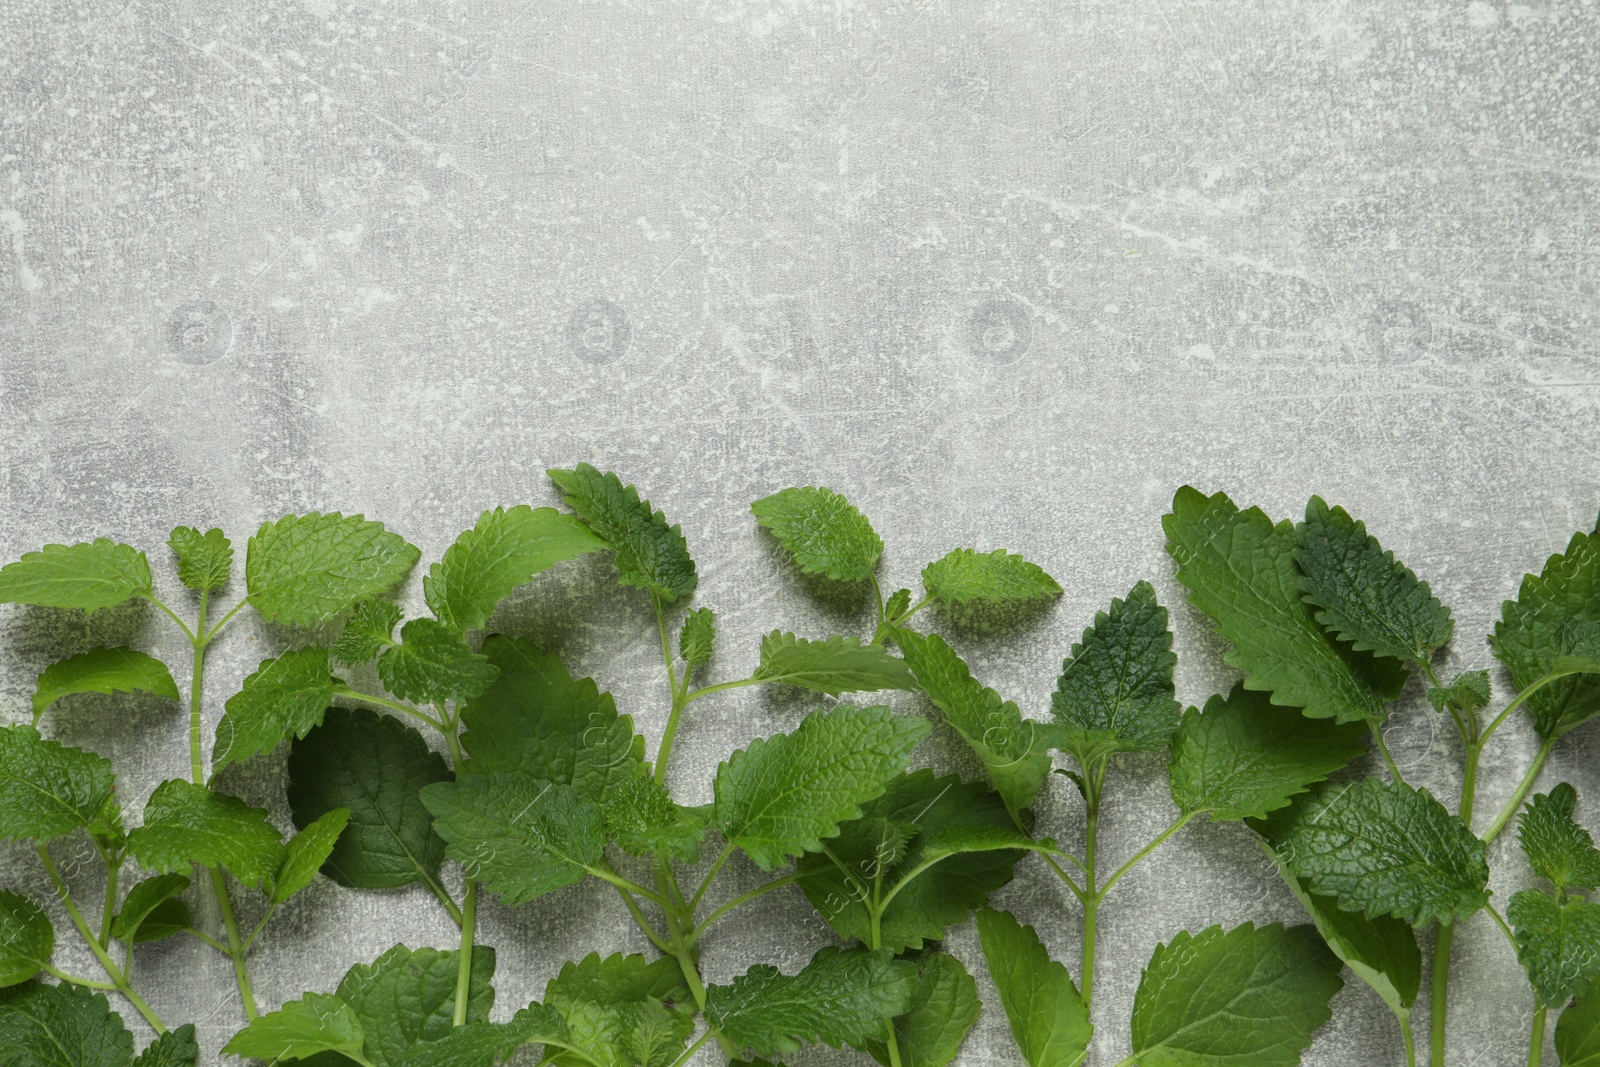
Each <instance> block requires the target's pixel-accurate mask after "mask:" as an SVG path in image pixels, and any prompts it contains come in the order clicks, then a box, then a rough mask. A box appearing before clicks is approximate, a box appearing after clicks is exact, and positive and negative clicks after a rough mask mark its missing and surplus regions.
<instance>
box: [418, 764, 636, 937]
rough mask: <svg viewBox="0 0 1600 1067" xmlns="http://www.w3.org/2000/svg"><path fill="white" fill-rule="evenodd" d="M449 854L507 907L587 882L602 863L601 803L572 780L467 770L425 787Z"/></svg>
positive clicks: (427, 802) (436, 827)
mask: <svg viewBox="0 0 1600 1067" xmlns="http://www.w3.org/2000/svg"><path fill="white" fill-rule="evenodd" d="M422 802H423V803H424V804H425V805H427V808H428V810H429V811H430V812H432V813H433V828H434V830H435V831H437V832H438V834H439V836H440V837H443V838H444V840H445V850H446V853H447V854H448V855H449V856H450V858H451V859H453V860H455V861H456V862H457V863H459V864H461V866H462V867H464V868H465V869H466V872H467V876H468V877H469V878H472V879H474V880H476V881H480V882H482V883H483V884H484V887H485V888H487V889H488V890H489V891H490V892H491V893H493V894H495V895H496V896H498V897H499V898H500V899H501V901H502V902H503V903H505V904H506V906H508V907H515V906H517V905H518V904H526V903H527V902H528V901H530V900H533V899H535V898H536V897H541V896H543V895H544V894H546V893H550V892H554V891H555V890H557V889H560V888H561V887H562V886H569V885H574V884H576V883H578V882H581V881H583V878H584V876H585V875H586V874H589V873H590V872H591V871H592V870H593V869H594V868H595V866H596V865H597V864H598V863H599V862H600V859H601V856H602V854H603V852H604V849H605V830H604V827H603V825H602V822H601V817H600V809H599V808H598V807H596V806H595V804H594V803H593V802H591V801H588V800H585V799H583V798H582V797H580V796H579V795H578V794H577V792H576V791H575V790H574V789H573V788H572V787H571V786H569V785H558V784H556V783H554V782H547V781H541V780H539V779H536V778H527V777H525V776H523V775H513V774H501V773H495V774H489V775H480V774H469V775H462V776H461V778H460V779H459V780H457V781H455V782H441V783H439V784H437V785H430V786H427V787H426V788H424V789H423V790H422Z"/></svg>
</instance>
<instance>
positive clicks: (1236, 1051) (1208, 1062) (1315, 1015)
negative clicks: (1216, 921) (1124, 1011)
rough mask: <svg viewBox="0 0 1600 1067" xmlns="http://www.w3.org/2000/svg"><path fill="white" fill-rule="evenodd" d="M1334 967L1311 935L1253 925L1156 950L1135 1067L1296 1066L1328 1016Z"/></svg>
mask: <svg viewBox="0 0 1600 1067" xmlns="http://www.w3.org/2000/svg"><path fill="white" fill-rule="evenodd" d="M1339 967H1340V963H1339V959H1338V957H1336V956H1334V954H1333V953H1331V952H1329V951H1328V949H1327V946H1325V945H1324V944H1323V943H1322V939H1321V938H1320V937H1318V936H1317V932H1316V930H1315V929H1314V928H1312V927H1311V926H1309V925H1307V926H1291V927H1289V928H1287V929H1285V928H1284V927H1283V926H1282V925H1280V924H1277V923H1274V924H1272V925H1271V926H1262V927H1256V926H1255V925H1253V924H1251V923H1245V924H1244V925H1243V926H1236V927H1234V928H1233V929H1232V930H1228V931H1226V932H1224V931H1223V929H1222V927H1220V926H1213V927H1211V928H1210V929H1207V930H1204V931H1202V932H1200V933H1199V934H1193V935H1191V934H1188V933H1181V934H1179V935H1178V936H1177V937H1174V938H1173V939H1172V940H1171V941H1169V942H1168V943H1167V944H1165V945H1158V946H1156V950H1155V954H1154V955H1152V956H1151V957H1150V964H1149V966H1147V967H1146V968H1145V969H1144V974H1143V976H1142V977H1141V979H1140V981H1139V990H1138V992H1137V993H1136V994H1134V1000H1133V1026H1132V1028H1133V1058H1134V1059H1136V1060H1138V1062H1139V1064H1140V1067H1169V1065H1170V1067H1226V1065H1232V1064H1241V1063H1248V1064H1250V1067H1295V1065H1297V1064H1298V1063H1299V1062H1300V1054H1301V1053H1302V1052H1304V1051H1305V1050H1306V1048H1307V1047H1308V1046H1310V1044H1311V1037H1312V1035H1313V1034H1315V1033H1316V1032H1317V1030H1318V1029H1320V1028H1321V1026H1322V1025H1323V1024H1324V1023H1326V1022H1327V1021H1328V1019H1329V1018H1331V1017H1332V1015H1333V1012H1332V1010H1331V1009H1330V1008H1329V1007H1328V1002H1329V1001H1330V1000H1332V999H1333V995H1334V994H1335V993H1337V992H1339V990H1340V989H1341V988H1343V987H1344V981H1343V980H1342V979H1341V978H1340V977H1339Z"/></svg>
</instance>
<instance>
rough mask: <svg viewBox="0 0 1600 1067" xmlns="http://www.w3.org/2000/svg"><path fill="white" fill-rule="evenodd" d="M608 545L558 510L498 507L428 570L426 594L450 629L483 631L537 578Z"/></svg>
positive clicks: (432, 609)
mask: <svg viewBox="0 0 1600 1067" xmlns="http://www.w3.org/2000/svg"><path fill="white" fill-rule="evenodd" d="M605 547H606V544H605V542H604V541H602V540H600V538H599V537H596V536H595V535H594V534H593V533H591V532H590V531H589V528H588V527H587V526H585V525H584V524H583V523H581V522H579V521H578V520H577V519H575V518H573V517H572V516H571V515H563V514H562V513H561V512H559V511H557V510H556V509H555V508H531V507H529V506H528V505H526V504H518V505H517V506H516V507H513V508H509V509H507V508H495V509H494V510H493V511H485V512H484V513H483V514H482V515H480V516H478V523H477V525H476V526H474V527H473V528H472V529H470V530H467V531H466V532H465V533H463V534H462V535H461V536H460V537H458V538H456V541H455V544H453V545H451V546H450V547H449V548H447V549H446V550H445V553H444V558H443V559H441V560H440V561H439V562H438V563H435V564H434V565H433V566H431V567H429V568H428V576H427V577H426V578H424V579H423V580H422V594H423V597H424V598H425V599H426V600H427V602H428V610H429V611H431V612H433V617H434V618H436V619H438V620H439V621H440V622H442V623H444V624H445V625H446V626H449V627H451V628H453V629H456V630H460V631H466V630H481V629H483V627H484V625H485V624H486V623H488V621H489V616H490V615H493V614H494V609H495V605H497V604H499V603H500V601H502V600H504V599H505V598H506V597H508V596H510V595H511V594H512V592H513V591H515V590H516V588H517V587H518V586H520V585H523V584H525V583H526V582H528V581H529V580H530V579H532V578H533V576H534V575H536V574H541V573H543V572H544V571H547V570H549V569H550V568H551V567H554V566H555V565H556V564H557V563H562V562H565V561H566V560H569V559H575V558H576V557H578V556H581V555H583V554H584V553H586V552H594V551H597V550H599V549H602V548H605Z"/></svg>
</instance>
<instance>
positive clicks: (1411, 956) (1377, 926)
mask: <svg viewBox="0 0 1600 1067" xmlns="http://www.w3.org/2000/svg"><path fill="white" fill-rule="evenodd" d="M1261 845H1262V848H1264V849H1265V850H1266V853H1267V855H1268V856H1269V857H1270V858H1271V859H1272V862H1273V864H1274V865H1275V866H1276V867H1277V868H1278V873H1279V874H1280V875H1282V876H1283V880H1284V883H1285V884H1287V885H1288V887H1289V889H1290V891H1291V892H1293V893H1294V895H1295V897H1296V899H1298V900H1299V901H1300V903H1301V905H1302V906H1304V907H1305V909H1306V913H1307V914H1308V915H1310V916H1311V921H1312V922H1313V923H1315V924H1316V927H1317V932H1318V933H1319V934H1321V935H1322V940H1323V943H1324V944H1326V945H1327V946H1328V948H1329V949H1331V950H1332V951H1333V954H1334V955H1335V956H1338V957H1339V958H1340V959H1341V960H1343V961H1344V962H1345V963H1346V964H1347V965H1348V966H1349V968H1350V970H1352V971H1353V972H1355V975H1356V977H1358V978H1360V979H1361V980H1362V981H1363V982H1365V983H1367V985H1369V986H1371V987H1372V989H1373V991H1374V992H1376V993H1377V994H1378V996H1379V997H1380V998H1382V1000H1383V1002H1384V1003H1385V1004H1387V1005H1389V1010H1390V1011H1392V1012H1394V1013H1395V1015H1396V1016H1397V1017H1398V1018H1399V1019H1400V1020H1401V1021H1402V1022H1405V1021H1406V1020H1409V1019H1410V1018H1411V1006H1412V1005H1413V1004H1415V1003H1416V1000H1417V990H1418V989H1419V988H1420V987H1421V984H1422V952H1421V950H1420V949H1418V948H1417V935H1416V934H1414V933H1413V932H1412V930H1411V927H1409V926H1407V925H1406V924H1405V923H1403V922H1401V921H1400V920H1399V919H1396V918H1395V917H1394V916H1392V915H1380V916H1378V917H1377V918H1376V919H1369V918H1367V917H1366V916H1365V915H1361V914H1359V913H1357V912H1353V911H1345V910H1344V909H1343V908H1341V907H1339V902H1338V901H1337V900H1334V899H1333V898H1332V897H1319V896H1317V895H1316V894H1315V893H1312V892H1311V891H1310V890H1309V889H1308V888H1307V887H1306V882H1305V880H1304V879H1301V878H1297V877H1295V875H1294V872H1292V871H1290V870H1289V868H1288V866H1287V865H1286V864H1285V863H1284V862H1283V857H1282V856H1281V855H1279V854H1278V852H1277V851H1276V850H1275V849H1274V848H1273V847H1272V845H1271V843H1270V842H1268V841H1266V840H1265V839H1263V840H1262V842H1261Z"/></svg>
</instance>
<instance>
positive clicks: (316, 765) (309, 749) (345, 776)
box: [289, 708, 451, 889]
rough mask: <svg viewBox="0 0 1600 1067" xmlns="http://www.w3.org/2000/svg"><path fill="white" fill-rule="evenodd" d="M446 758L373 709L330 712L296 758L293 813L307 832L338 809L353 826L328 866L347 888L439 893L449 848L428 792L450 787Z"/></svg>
mask: <svg viewBox="0 0 1600 1067" xmlns="http://www.w3.org/2000/svg"><path fill="white" fill-rule="evenodd" d="M450 778H451V774H450V769H449V768H448V767H447V766H446V765H445V762H444V758H443V757H442V756H440V755H439V754H438V753H437V752H434V751H433V750H431V749H430V748H429V747H428V743H427V742H426V741H425V740H423V738H422V735H421V734H419V733H417V731H415V730H413V729H412V728H411V727H409V726H407V725H406V724H405V723H403V722H401V721H400V720H398V719H396V718H394V717H392V716H388V715H378V714H376V713H374V712H371V711H368V710H367V709H365V708H356V709H351V708H329V709H328V714H327V716H326V718H324V719H323V722H322V725H321V726H319V727H317V728H316V729H315V730H312V731H311V732H310V733H308V734H307V735H306V736H305V738H304V739H303V740H300V741H296V742H295V743H294V746H293V747H292V748H291V749H290V750H289V810H290V812H291V814H292V815H293V817H294V824H295V826H296V827H297V828H299V829H301V830H304V829H305V828H306V827H308V826H310V825H311V824H312V823H314V822H316V821H317V820H318V819H321V818H323V817H324V816H326V815H327V814H328V813H329V812H331V811H334V810H336V809H338V808H348V809H349V811H350V822H349V825H348V826H346V827H345V830H344V832H343V833H342V834H340V835H339V840H338V843H337V844H335V845H334V847H333V852H332V853H330V854H329V856H328V860H327V862H326V863H324V864H323V866H322V872H323V873H324V874H326V875H327V876H328V877H329V878H332V879H333V880H334V881H335V882H338V883H339V884H340V885H344V886H351V887H353V888H356V889H394V888H396V887H399V886H403V885H409V884H411V883H412V882H421V883H422V884H424V885H429V886H434V887H437V886H438V884H439V864H440V862H441V861H442V860H443V859H444V840H443V839H442V838H440V837H439V835H438V834H436V833H434V832H433V817H432V816H431V815H429V814H428V809H427V808H426V807H424V806H423V803H422V798H421V796H420V795H419V794H420V792H421V790H422V788H423V787H424V786H427V785H432V784H433V783H435V782H448V781H449V780H450Z"/></svg>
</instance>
